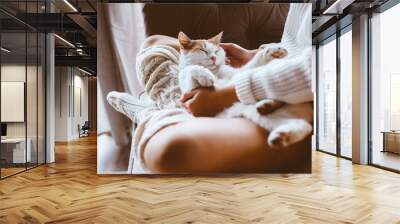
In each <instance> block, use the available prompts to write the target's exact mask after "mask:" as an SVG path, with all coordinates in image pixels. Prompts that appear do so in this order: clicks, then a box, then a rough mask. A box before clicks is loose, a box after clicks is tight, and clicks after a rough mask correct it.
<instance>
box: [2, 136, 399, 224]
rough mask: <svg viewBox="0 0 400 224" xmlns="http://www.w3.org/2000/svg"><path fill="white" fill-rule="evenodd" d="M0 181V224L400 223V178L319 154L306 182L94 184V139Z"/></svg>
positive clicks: (285, 178) (173, 179)
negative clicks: (52, 161) (39, 165)
mask: <svg viewBox="0 0 400 224" xmlns="http://www.w3.org/2000/svg"><path fill="white" fill-rule="evenodd" d="M56 158H57V162H56V163H55V164H50V165H46V166H41V167H39V168H36V169H33V170H29V171H27V172H25V173H22V174H19V175H16V176H13V177H10V178H7V179H5V180H2V181H0V202H1V203H0V223H44V222H47V223H400V212H399V211H400V200H399V199H400V175H399V174H396V173H392V172H388V171H384V170H381V169H377V168H374V167H370V166H360V165H353V164H352V163H351V162H350V161H348V160H344V159H338V158H336V157H333V156H330V155H327V154H323V153H320V152H314V153H313V173H312V174H309V175H247V174H246V175H223V176H208V177H206V176H202V177H196V176H187V177H177V176H165V177H160V176H157V177H151V176H150V177H144V176H126V175H119V176H111V175H108V176H98V175H97V174H96V139H95V138H94V137H89V138H84V139H82V140H81V141H75V142H70V143H69V144H57V147H56Z"/></svg>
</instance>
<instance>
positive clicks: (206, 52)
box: [199, 49, 208, 54]
mask: <svg viewBox="0 0 400 224" xmlns="http://www.w3.org/2000/svg"><path fill="white" fill-rule="evenodd" d="M199 50H200V51H202V52H204V53H205V54H208V51H206V50H204V49H199Z"/></svg>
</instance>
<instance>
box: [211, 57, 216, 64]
mask: <svg viewBox="0 0 400 224" xmlns="http://www.w3.org/2000/svg"><path fill="white" fill-rule="evenodd" d="M215 60H216V58H215V56H211V61H212V62H213V63H214V64H215Z"/></svg>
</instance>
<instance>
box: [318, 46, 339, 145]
mask: <svg viewBox="0 0 400 224" xmlns="http://www.w3.org/2000/svg"><path fill="white" fill-rule="evenodd" d="M317 109H318V139H317V141H318V145H317V147H318V149H319V150H322V151H326V152H330V153H336V39H333V40H331V41H329V42H327V43H325V44H323V45H320V46H319V48H318V108H317Z"/></svg>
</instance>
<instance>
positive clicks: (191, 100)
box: [181, 86, 239, 117]
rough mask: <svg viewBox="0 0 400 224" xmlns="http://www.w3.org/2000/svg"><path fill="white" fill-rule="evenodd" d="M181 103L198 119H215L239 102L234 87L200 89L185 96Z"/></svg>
mask: <svg viewBox="0 0 400 224" xmlns="http://www.w3.org/2000/svg"><path fill="white" fill-rule="evenodd" d="M181 101H182V102H183V103H184V105H185V107H186V109H188V110H189V111H190V112H191V113H192V114H193V115H194V116H196V117H199V116H201V117H213V116H215V115H217V114H218V113H219V112H222V111H223V110H224V109H225V108H227V107H230V106H232V104H233V103H235V102H237V101H239V99H238V97H237V96H236V91H235V87H234V86H226V87H219V88H214V87H212V88H198V89H195V90H192V91H190V92H187V93H185V94H183V96H182V97H181Z"/></svg>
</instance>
